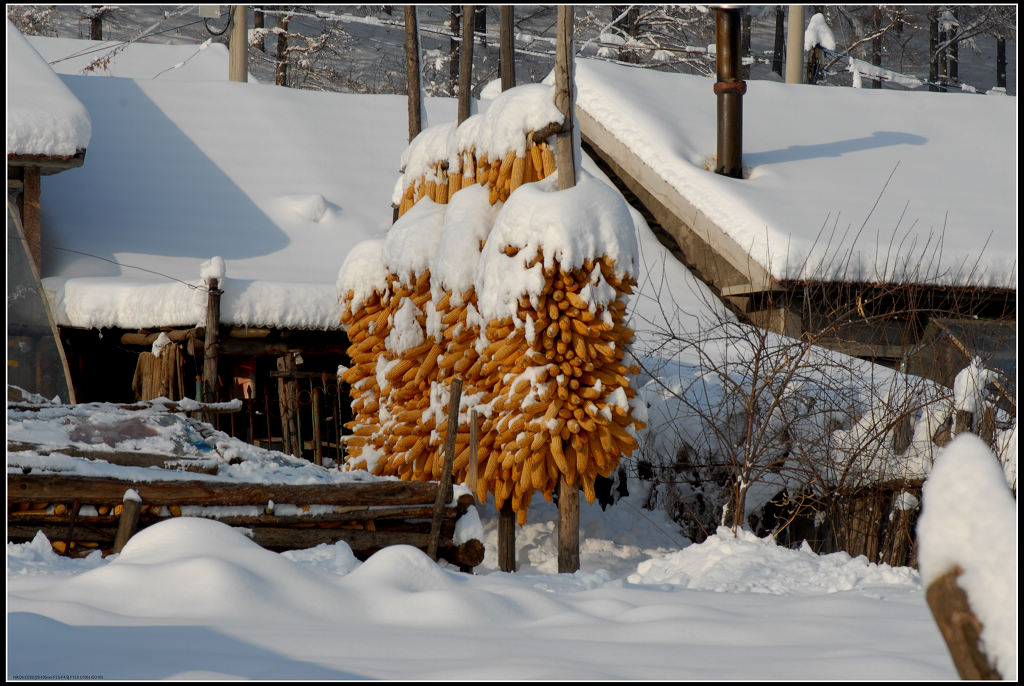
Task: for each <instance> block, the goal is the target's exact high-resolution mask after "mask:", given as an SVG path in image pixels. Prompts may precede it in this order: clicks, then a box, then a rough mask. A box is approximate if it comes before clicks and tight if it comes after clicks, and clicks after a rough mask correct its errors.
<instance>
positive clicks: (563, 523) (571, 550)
mask: <svg viewBox="0 0 1024 686" xmlns="http://www.w3.org/2000/svg"><path fill="white" fill-rule="evenodd" d="M555 440H559V439H557V438H556V439H555ZM579 568H580V489H579V486H578V485H577V484H576V481H575V480H573V481H572V483H570V482H569V481H567V480H566V478H565V475H564V474H563V475H562V480H561V482H560V483H559V485H558V573H559V574H562V573H563V572H565V573H569V574H572V573H573V572H576V571H579Z"/></svg>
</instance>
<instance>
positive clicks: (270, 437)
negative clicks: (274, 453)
mask: <svg viewBox="0 0 1024 686" xmlns="http://www.w3.org/2000/svg"><path fill="white" fill-rule="evenodd" d="M263 417H264V419H266V420H267V450H273V449H274V432H273V431H272V430H271V426H270V389H269V388H264V389H263ZM281 452H287V451H285V450H282V451H281Z"/></svg>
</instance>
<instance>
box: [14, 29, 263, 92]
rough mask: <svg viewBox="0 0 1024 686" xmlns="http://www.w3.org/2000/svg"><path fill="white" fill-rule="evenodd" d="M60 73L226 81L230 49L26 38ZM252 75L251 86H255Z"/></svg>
mask: <svg viewBox="0 0 1024 686" xmlns="http://www.w3.org/2000/svg"><path fill="white" fill-rule="evenodd" d="M25 38H26V39H27V40H28V42H29V44H30V45H31V46H32V47H33V48H35V49H36V51H37V52H38V53H39V54H40V55H42V57H43V59H45V60H46V61H47V62H48V63H49V64H50V67H51V68H52V69H53V70H54V71H55V72H57V73H58V74H74V75H76V76H121V77H124V78H129V79H160V80H162V81H226V80H227V79H228V49H227V46H225V45H224V44H223V43H214V42H213V41H212V40H206V41H204V42H203V43H201V44H199V45H194V44H186V45H166V44H162V43H138V42H135V43H126V42H124V41H95V40H84V39H77V38H51V37H49V36H25ZM256 82H257V81H256V78H255V77H254V76H253V75H252V74H249V83H256Z"/></svg>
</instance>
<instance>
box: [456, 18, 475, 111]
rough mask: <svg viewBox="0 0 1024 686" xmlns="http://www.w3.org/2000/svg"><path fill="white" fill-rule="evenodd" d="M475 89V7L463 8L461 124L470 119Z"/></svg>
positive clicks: (460, 69) (460, 83)
mask: <svg viewBox="0 0 1024 686" xmlns="http://www.w3.org/2000/svg"><path fill="white" fill-rule="evenodd" d="M472 89H473V5H463V6H462V47H461V48H460V52H459V123H460V124H461V123H462V122H464V121H466V119H468V118H469V97H470V91H471V90H472Z"/></svg>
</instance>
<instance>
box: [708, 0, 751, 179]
mask: <svg viewBox="0 0 1024 686" xmlns="http://www.w3.org/2000/svg"><path fill="white" fill-rule="evenodd" d="M715 13H716V16H715V29H716V45H715V48H716V59H717V68H718V81H717V82H716V83H715V87H714V90H715V96H716V97H717V99H718V103H717V104H718V163H717V165H716V166H715V173H716V174H722V175H723V176H731V177H732V178H734V179H739V178H742V176H743V166H742V163H743V94H744V93H746V92H747V82H746V81H743V80H742V79H741V78H740V21H741V17H740V13H741V12H740V9H739V8H736V7H731V6H730V7H716V8H715Z"/></svg>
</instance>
